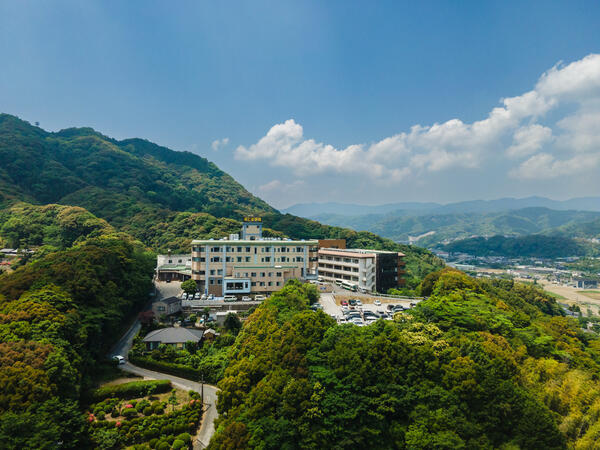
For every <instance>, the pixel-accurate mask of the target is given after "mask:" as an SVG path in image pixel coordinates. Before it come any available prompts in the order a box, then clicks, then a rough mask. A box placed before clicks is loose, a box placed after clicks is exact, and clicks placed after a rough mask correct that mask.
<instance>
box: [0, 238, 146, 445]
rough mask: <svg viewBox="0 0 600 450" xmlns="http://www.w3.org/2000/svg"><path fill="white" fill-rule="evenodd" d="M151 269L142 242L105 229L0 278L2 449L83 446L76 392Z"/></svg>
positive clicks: (142, 296) (136, 303) (138, 301)
mask: <svg viewBox="0 0 600 450" xmlns="http://www.w3.org/2000/svg"><path fill="white" fill-rule="evenodd" d="M58 234H59V235H60V233H58ZM52 236H53V239H54V238H55V237H56V234H55V233H52ZM36 239H37V238H36ZM68 239H69V240H70V239H71V238H70V237H69V238H68ZM153 267H154V260H153V257H152V255H151V254H149V253H148V252H146V251H145V250H144V248H143V247H141V246H140V245H139V243H137V244H136V243H135V242H134V241H132V240H131V239H130V240H126V239H124V238H123V236H122V235H111V234H103V235H101V236H97V237H93V238H89V239H86V240H84V241H82V242H79V243H77V244H75V245H74V246H72V247H69V248H66V249H64V250H57V251H54V252H48V253H47V254H44V255H40V256H38V257H37V258H36V259H35V261H30V262H29V263H27V264H25V265H22V266H21V267H19V268H17V269H16V270H15V271H14V272H12V273H10V274H4V275H0V347H1V350H0V358H1V359H2V362H1V364H0V380H1V381H0V442H2V446H3V447H4V448H40V449H41V448H56V447H57V446H59V445H60V446H62V447H63V448H82V447H85V446H86V445H87V435H86V433H85V432H84V425H85V424H84V419H83V414H82V412H81V410H80V405H79V401H80V398H81V395H82V393H83V392H84V391H85V390H86V389H88V388H89V387H90V386H91V384H92V380H93V377H94V375H95V373H96V369H97V367H98V363H99V361H101V360H103V359H104V358H105V354H106V352H107V351H108V349H109V348H110V345H111V344H113V343H114V342H115V340H116V339H118V336H119V335H120V334H121V332H122V326H123V324H124V321H125V319H127V318H128V317H130V316H131V315H133V314H135V313H137V311H138V310H139V309H140V308H141V307H142V305H143V304H144V303H145V302H146V301H147V299H148V292H149V291H150V287H151V284H150V283H151V275H152V269H153Z"/></svg>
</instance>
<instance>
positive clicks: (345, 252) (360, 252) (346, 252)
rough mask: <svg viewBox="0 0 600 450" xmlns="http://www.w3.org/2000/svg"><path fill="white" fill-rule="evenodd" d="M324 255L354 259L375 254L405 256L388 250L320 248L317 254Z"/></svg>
mask: <svg viewBox="0 0 600 450" xmlns="http://www.w3.org/2000/svg"><path fill="white" fill-rule="evenodd" d="M321 252H323V253H326V254H328V255H335V256H353V257H355V258H366V257H373V256H375V254H377V253H378V254H386V255H398V256H406V255H405V254H404V253H401V252H392V251H389V250H371V249H364V248H320V249H319V253H321Z"/></svg>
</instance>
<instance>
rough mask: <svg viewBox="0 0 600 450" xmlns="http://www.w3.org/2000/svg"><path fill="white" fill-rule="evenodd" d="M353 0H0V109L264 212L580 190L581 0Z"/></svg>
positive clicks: (598, 54)
mask: <svg viewBox="0 0 600 450" xmlns="http://www.w3.org/2000/svg"><path fill="white" fill-rule="evenodd" d="M224 3H227V5H225V4H224ZM372 3H373V2H366V1H365V2H349V1H338V2H335V1H331V2H311V1H296V2H286V1H278V2H262V1H248V2H231V3H230V2H177V5H176V6H175V5H173V3H172V2H141V1H140V2H117V1H114V2H111V1H103V2H100V1H98V2H92V1H89V2H79V1H57V2H41V1H40V2H33V1H24V2H12V1H3V0H0V60H1V61H2V62H3V64H2V69H1V70H0V110H1V111H3V112H7V113H11V114H16V115H18V116H20V117H22V118H23V119H25V120H29V121H31V122H34V121H39V122H40V123H41V126H42V127H44V128H46V129H49V130H58V129H61V128H65V127H69V126H92V127H94V128H96V129H97V130H99V131H101V132H103V133H105V134H107V135H110V136H113V137H116V138H126V137H133V136H135V137H143V138H147V139H150V140H152V141H155V142H157V143H159V144H162V145H166V146H168V147H171V148H173V149H175V150H189V151H192V152H195V153H198V154H200V155H202V156H205V157H207V158H209V159H210V160H212V161H214V162H216V163H217V164H218V165H219V166H220V167H221V168H222V169H223V170H225V171H227V172H229V173H230V174H232V175H233V176H234V177H235V178H236V179H238V180H239V181H240V182H241V183H243V184H244V185H245V186H246V187H247V188H248V189H250V190H251V191H252V192H254V193H255V194H257V195H259V196H260V197H262V198H264V199H265V200H267V201H269V202H271V203H272V204H273V205H274V206H276V207H286V206H289V205H291V204H294V203H298V202H310V201H344V202H354V203H364V204H379V203H386V202H393V201H415V200H416V201H436V202H450V201H458V200H470V199H478V198H482V199H491V198H498V197H504V196H516V197H524V196H529V195H544V196H548V197H552V198H557V199H565V198H570V197H575V196H587V195H599V194H600V176H598V175H599V174H600V26H598V23H600V3H599V2H595V1H594V2H579V1H574V2H552V1H543V2H542V1H540V2H535V1H531V2H510V1H506V2H479V1H473V2H468V1H467V2H460V3H459V2H448V1H443V2H433V1H432V2H410V3H411V4H410V5H402V4H401V2H396V1H394V2H378V3H377V5H376V6H373V5H372ZM417 3H418V4H417Z"/></svg>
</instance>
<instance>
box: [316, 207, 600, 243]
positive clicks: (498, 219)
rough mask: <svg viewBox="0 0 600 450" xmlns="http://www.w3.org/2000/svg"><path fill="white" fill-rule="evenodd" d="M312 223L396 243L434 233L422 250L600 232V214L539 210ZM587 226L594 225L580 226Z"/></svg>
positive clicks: (402, 214) (325, 218)
mask: <svg viewBox="0 0 600 450" xmlns="http://www.w3.org/2000/svg"><path fill="white" fill-rule="evenodd" d="M314 219H316V220H319V221H321V222H323V223H326V224H330V225H337V226H344V227H349V228H352V229H355V230H368V231H371V232H373V233H376V234H378V235H380V236H383V237H386V238H390V239H393V240H395V241H407V240H408V237H409V236H414V237H416V236H421V235H423V234H425V233H428V232H431V231H435V233H434V234H431V235H429V236H425V237H423V238H421V239H420V240H419V241H418V243H419V245H422V246H429V245H433V244H437V243H440V242H442V241H444V240H445V239H456V238H468V237H470V236H473V235H479V236H490V235H513V236H522V235H529V234H534V233H541V232H544V233H546V234H554V233H557V232H559V231H560V230H562V231H564V233H563V235H565V236H567V237H595V236H586V235H585V234H589V231H590V230H588V229H587V228H589V227H591V228H593V229H594V230H595V231H596V234H598V233H599V232H600V229H599V228H598V225H597V224H598V223H600V222H598V220H600V212H593V211H556V210H552V209H548V208H541V207H537V208H522V209H517V210H510V211H497V212H452V213H448V212H446V213H443V212H435V213H431V212H421V211H418V210H416V211H395V212H390V213H387V214H368V215H358V216H344V215H336V214H319V215H317V216H315V217H314ZM594 220H595V222H593V221H594ZM588 222H589V223H590V224H593V223H595V224H596V225H595V226H593V225H587V226H585V225H583V224H586V223H588ZM584 230H585V231H584Z"/></svg>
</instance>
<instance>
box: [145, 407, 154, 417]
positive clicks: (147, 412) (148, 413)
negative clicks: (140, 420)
mask: <svg viewBox="0 0 600 450" xmlns="http://www.w3.org/2000/svg"><path fill="white" fill-rule="evenodd" d="M144 415H145V416H151V415H152V408H150V407H149V406H146V407H145V408H144Z"/></svg>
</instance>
